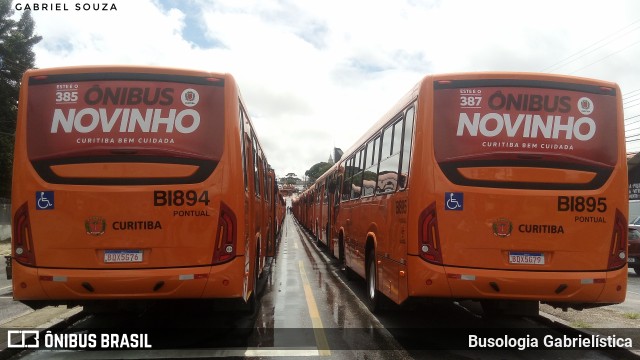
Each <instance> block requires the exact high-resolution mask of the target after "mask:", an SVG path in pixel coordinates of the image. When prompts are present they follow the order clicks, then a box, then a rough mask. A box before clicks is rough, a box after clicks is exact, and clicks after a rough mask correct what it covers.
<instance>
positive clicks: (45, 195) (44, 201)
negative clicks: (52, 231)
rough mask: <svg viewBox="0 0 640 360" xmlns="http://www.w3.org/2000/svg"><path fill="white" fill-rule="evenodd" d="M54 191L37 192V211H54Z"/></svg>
mask: <svg viewBox="0 0 640 360" xmlns="http://www.w3.org/2000/svg"><path fill="white" fill-rule="evenodd" d="M53 209H54V201H53V191H38V192H36V210H53Z"/></svg>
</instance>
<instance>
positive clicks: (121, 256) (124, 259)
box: [104, 250, 142, 263]
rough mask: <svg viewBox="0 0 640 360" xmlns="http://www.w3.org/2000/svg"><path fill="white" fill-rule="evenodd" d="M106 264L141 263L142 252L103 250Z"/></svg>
mask: <svg viewBox="0 0 640 360" xmlns="http://www.w3.org/2000/svg"><path fill="white" fill-rule="evenodd" d="M104 262H106V263H134V262H142V250H105V251H104Z"/></svg>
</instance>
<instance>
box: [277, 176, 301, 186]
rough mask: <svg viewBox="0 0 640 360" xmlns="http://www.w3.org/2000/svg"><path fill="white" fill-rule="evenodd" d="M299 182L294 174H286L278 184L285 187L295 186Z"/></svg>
mask: <svg viewBox="0 0 640 360" xmlns="http://www.w3.org/2000/svg"><path fill="white" fill-rule="evenodd" d="M299 181H300V179H298V175H296V174H295V173H288V174H287V175H286V176H285V177H283V178H281V179H280V183H283V184H286V185H295V184H297V183H298V182H299Z"/></svg>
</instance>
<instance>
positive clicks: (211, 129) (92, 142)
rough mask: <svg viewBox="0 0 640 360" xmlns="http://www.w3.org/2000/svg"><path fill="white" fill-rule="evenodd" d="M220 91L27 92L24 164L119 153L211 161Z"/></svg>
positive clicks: (218, 137) (79, 88)
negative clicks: (25, 155)
mask: <svg viewBox="0 0 640 360" xmlns="http://www.w3.org/2000/svg"><path fill="white" fill-rule="evenodd" d="M223 111H224V110H223V87H218V86H204V85H195V84H182V83H170V82H153V81H100V82H95V81H91V82H65V83H54V84H41V85H32V86H31V87H30V92H29V97H28V112H27V113H28V115H27V116H28V119H27V131H28V149H29V157H30V159H31V160H40V159H45V158H55V157H66V156H85V155H95V154H98V155H104V154H119V153H124V152H122V151H123V150H128V151H131V152H135V153H136V154H140V155H145V154H153V155H157V154H162V155H167V154H173V155H178V156H189V157H195V158H203V159H215V157H217V156H219V154H220V153H221V152H222V141H223V118H222V117H223Z"/></svg>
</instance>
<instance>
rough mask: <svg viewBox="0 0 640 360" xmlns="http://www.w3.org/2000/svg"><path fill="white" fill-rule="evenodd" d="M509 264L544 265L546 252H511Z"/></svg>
mask: <svg viewBox="0 0 640 360" xmlns="http://www.w3.org/2000/svg"><path fill="white" fill-rule="evenodd" d="M509 264H523V265H544V254H542V253H527V252H509Z"/></svg>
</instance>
